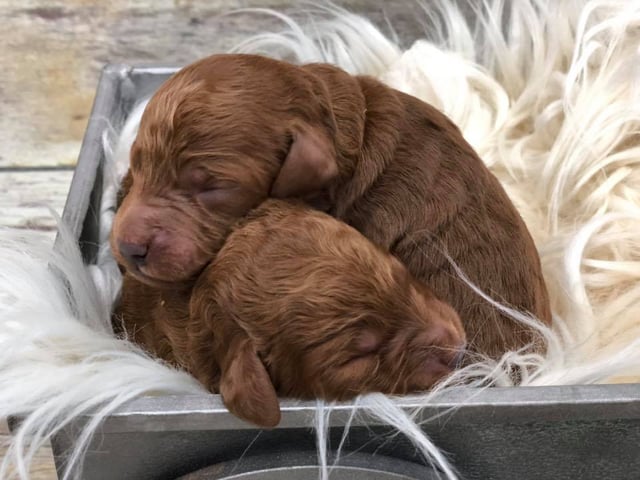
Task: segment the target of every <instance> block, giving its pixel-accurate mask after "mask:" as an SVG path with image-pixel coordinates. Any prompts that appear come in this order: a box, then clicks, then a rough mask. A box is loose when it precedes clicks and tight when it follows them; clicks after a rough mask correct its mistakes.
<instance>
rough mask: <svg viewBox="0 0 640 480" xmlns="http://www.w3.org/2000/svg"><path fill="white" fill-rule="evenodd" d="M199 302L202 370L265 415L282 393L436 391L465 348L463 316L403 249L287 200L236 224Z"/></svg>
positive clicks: (192, 328)
mask: <svg viewBox="0 0 640 480" xmlns="http://www.w3.org/2000/svg"><path fill="white" fill-rule="evenodd" d="M190 312H191V315H190V316H191V318H190V321H189V326H188V329H187V330H188V332H189V341H190V345H189V347H188V350H189V354H190V357H191V365H190V370H191V372H192V373H193V374H194V375H195V376H196V377H197V378H198V379H199V380H200V381H201V382H203V383H204V384H205V385H207V386H208V387H209V388H210V389H211V390H218V389H219V391H220V393H221V394H222V396H223V399H224V402H225V404H226V405H227V407H228V408H229V410H230V411H231V412H233V413H234V414H236V415H237V416H239V417H241V418H243V419H246V420H248V421H251V422H253V423H256V424H258V425H262V426H274V425H276V424H277V423H278V421H279V419H280V409H279V405H278V399H277V394H279V395H282V396H286V397H294V398H303V399H310V398H324V399H328V400H345V399H349V398H352V397H354V396H356V395H359V394H362V393H367V392H383V393H389V394H405V393H409V392H417V391H424V390H427V389H428V388H430V387H431V386H433V384H434V383H436V382H437V381H438V380H440V379H441V378H443V377H444V376H445V375H447V374H448V373H450V372H451V371H452V369H453V368H454V367H455V366H456V365H457V364H458V363H459V362H460V360H461V356H462V354H463V352H464V349H465V334H464V331H463V328H462V324H461V322H460V319H459V318H458V315H457V314H456V313H455V312H454V310H453V309H452V308H451V307H449V306H448V305H447V304H445V303H443V302H442V301H440V300H438V299H437V298H435V296H434V295H433V294H432V292H431V291H430V290H429V289H428V288H426V287H425V286H424V285H423V284H422V283H420V282H418V281H417V280H415V279H414V278H413V276H412V275H411V274H410V273H409V272H408V270H407V269H406V268H405V267H404V266H403V265H402V263H401V262H400V261H398V260H397V259H396V258H395V257H393V256H392V255H390V254H388V253H386V252H384V251H383V250H382V249H380V248H379V247H377V246H376V245H374V244H372V243H371V242H369V241H368V240H367V239H366V238H365V237H364V236H362V235H361V234H360V233H358V232H357V231H356V230H355V229H353V228H351V227H349V226H348V225H345V224H343V223H342V222H339V221H337V220H335V219H333V218H331V217H330V216H328V215H326V214H324V213H321V212H318V211H314V210H310V209H309V208H308V207H304V206H302V205H294V204H288V203H285V202H282V201H277V200H269V201H267V202H265V203H264V204H263V205H261V206H260V207H258V208H257V209H255V210H254V211H253V212H252V213H251V214H250V215H249V216H248V217H247V218H246V219H245V220H243V221H242V222H241V223H240V224H239V225H238V226H237V227H236V228H235V229H234V231H233V232H232V233H231V235H230V236H229V237H228V239H227V241H226V243H225V245H224V246H223V247H222V249H221V250H220V252H219V254H218V256H217V257H216V259H215V260H214V261H213V262H212V263H211V264H210V265H209V266H208V267H207V268H206V270H205V271H204V272H203V273H202V274H201V275H200V277H199V279H198V280H197V282H196V284H195V286H194V289H193V292H192V296H191V304H190ZM219 371H220V372H221V378H220V379H219V385H218V384H217V382H218V378H217V376H218V372H219Z"/></svg>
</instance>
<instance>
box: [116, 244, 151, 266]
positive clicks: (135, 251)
mask: <svg viewBox="0 0 640 480" xmlns="http://www.w3.org/2000/svg"><path fill="white" fill-rule="evenodd" d="M118 251H119V252H120V255H122V258H124V259H125V261H126V262H127V263H128V264H129V265H131V266H134V267H136V268H140V267H142V266H143V265H144V264H145V262H146V258H147V253H148V252H149V244H148V243H132V242H122V241H120V242H118Z"/></svg>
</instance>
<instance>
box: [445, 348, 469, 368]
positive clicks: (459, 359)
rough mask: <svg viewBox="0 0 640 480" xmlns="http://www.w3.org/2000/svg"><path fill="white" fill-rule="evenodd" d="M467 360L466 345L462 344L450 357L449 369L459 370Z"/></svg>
mask: <svg viewBox="0 0 640 480" xmlns="http://www.w3.org/2000/svg"><path fill="white" fill-rule="evenodd" d="M466 359H467V344H466V343H463V344H462V345H461V346H460V347H459V348H458V350H457V352H456V353H455V354H454V355H453V357H451V361H450V362H449V366H450V367H451V368H460V367H462V366H463V365H464V363H465V360H466Z"/></svg>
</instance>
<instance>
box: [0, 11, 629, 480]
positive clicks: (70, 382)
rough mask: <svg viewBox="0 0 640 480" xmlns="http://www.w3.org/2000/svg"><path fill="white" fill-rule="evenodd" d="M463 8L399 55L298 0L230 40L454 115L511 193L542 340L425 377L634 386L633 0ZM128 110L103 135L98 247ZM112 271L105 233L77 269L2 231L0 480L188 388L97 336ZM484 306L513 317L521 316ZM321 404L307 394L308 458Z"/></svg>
mask: <svg viewBox="0 0 640 480" xmlns="http://www.w3.org/2000/svg"><path fill="white" fill-rule="evenodd" d="M505 3H509V4H510V5H509V8H508V9H507V8H506V7H505ZM477 5H478V7H477V9H478V10H477V19H476V22H475V23H474V24H473V25H469V24H468V23H467V22H466V21H465V19H464V17H463V16H462V14H461V13H460V11H459V10H458V9H457V8H456V7H455V6H454V5H453V4H452V3H451V2H447V1H445V0H442V1H438V2H429V6H428V7H427V6H425V20H426V22H425V24H426V25H427V27H426V29H425V38H424V39H422V40H418V41H416V42H415V43H414V44H413V45H412V46H411V47H410V48H408V49H406V50H403V49H402V48H400V47H399V46H398V45H397V44H396V43H394V41H393V40H391V39H389V38H388V37H387V36H385V35H384V34H383V33H381V31H380V30H378V29H377V28H376V27H375V26H374V25H373V24H372V23H370V22H369V21H368V20H367V19H365V18H362V17H359V16H356V15H353V14H350V13H348V12H346V11H343V10H341V9H339V8H334V7H331V8H327V9H322V10H317V11H314V12H312V13H310V14H308V15H304V16H303V17H301V18H303V19H304V21H303V22H296V21H295V20H294V19H292V18H289V17H284V16H282V15H279V14H277V13H276V12H270V13H269V12H268V14H271V15H278V16H279V17H280V18H281V19H282V21H283V25H284V27H283V28H284V30H283V31H281V32H275V33H274V32H269V33H265V34H263V35H258V36H255V37H252V38H250V39H247V40H246V41H245V42H244V43H242V44H241V45H238V46H237V48H236V49H234V51H236V52H246V53H261V54H265V55H270V56H274V57H278V58H284V59H287V60H290V61H294V62H301V63H303V62H314V61H323V62H330V63H334V64H336V65H338V66H340V67H342V68H344V69H345V70H347V71H349V72H351V73H358V74H368V75H373V76H376V77H378V78H379V79H381V80H382V81H384V82H385V83H387V84H388V85H390V86H392V87H394V88H397V89H399V90H402V91H404V92H407V93H409V94H412V95H415V96H417V97H419V98H421V99H422V100H425V101H427V102H429V103H431V104H433V105H434V106H436V107H437V108H439V109H440V110H442V111H443V112H444V113H446V114H447V115H448V116H449V117H450V118H451V119H452V120H453V121H454V122H455V123H456V124H457V125H458V126H459V127H460V129H461V130H462V132H463V133H464V135H465V137H466V138H467V140H468V141H469V142H470V143H471V144H472V145H473V146H474V147H475V148H476V150H477V151H478V153H479V154H480V156H481V157H482V158H483V159H484V161H485V162H486V164H487V165H488V167H489V168H490V169H491V170H492V172H493V173H494V174H495V175H496V176H497V177H498V178H499V179H500V181H501V182H502V184H503V185H504V186H505V188H506V190H507V192H508V193H509V194H510V196H511V198H512V199H513V201H514V203H515V204H516V206H517V208H518V209H519V211H520V213H521V215H522V217H523V218H524V220H525V221H526V223H527V225H528V226H529V229H530V230H531V233H532V235H533V237H534V239H535V241H536V244H537V247H538V249H539V251H540V256H541V259H542V263H543V267H544V274H545V278H546V281H547V283H548V286H549V291H550V294H551V298H552V306H553V313H554V324H553V328H552V329H545V328H543V327H540V328H541V331H542V333H543V334H544V335H545V337H546V338H547V342H548V349H547V352H546V354H545V355H535V354H531V353H527V352H509V353H507V354H506V355H505V356H504V357H503V358H502V359H501V360H500V361H497V362H496V361H481V362H479V363H478V364H476V365H472V366H470V367H468V368H466V369H464V370H462V371H460V372H459V373H458V374H456V375H455V376H454V377H452V378H451V379H450V380H448V381H447V382H445V384H443V385H442V386H441V387H440V389H444V388H449V387H451V386H452V385H459V384H460V383H464V384H471V385H478V386H479V385H487V384H493V385H502V386H509V385H512V384H513V382H512V380H511V378H510V377H509V375H508V372H509V369H510V368H511V367H512V366H513V365H519V366H523V367H526V372H527V374H526V375H524V376H523V378H522V379H521V384H523V385H567V384H587V383H612V382H637V381H638V379H639V378H640V49H639V46H640V3H639V2H637V1H628V0H620V1H616V0H590V1H561V2H558V1H555V0H522V1H519V2H503V1H502V0H487V1H486V2H484V6H480V5H481V3H480V2H477ZM507 10H508V14H507ZM264 13H265V12H261V14H264ZM143 107H144V105H142V106H139V107H138V108H137V109H135V111H134V112H133V113H132V114H131V116H130V117H129V119H128V120H127V122H126V124H125V125H120V126H118V125H115V126H113V129H110V130H109V131H106V132H105V151H106V153H107V157H108V162H107V163H108V165H107V166H106V167H107V173H108V174H107V175H106V176H105V184H104V191H105V195H104V199H103V205H102V211H101V215H103V219H104V220H105V222H104V223H105V224H106V226H105V228H104V231H103V232H101V235H102V241H103V242H104V241H106V238H107V236H108V226H109V224H110V220H111V218H112V216H113V210H114V201H115V192H116V189H117V184H118V182H119V179H120V178H121V177H122V175H123V173H124V172H125V171H126V168H127V162H128V149H129V146H130V143H131V141H132V139H133V138H134V136H135V131H136V128H137V124H138V121H139V118H140V114H141V112H142V108H143ZM459 273H460V275H461V276H464V272H459ZM119 281H120V278H119V273H118V270H117V268H115V264H114V262H113V259H112V258H111V256H110V254H109V251H108V248H107V246H106V243H105V244H103V245H102V248H101V250H100V255H99V258H98V262H97V264H96V265H91V266H86V265H83V263H82V260H81V257H80V254H79V252H78V249H77V246H76V245H74V242H73V239H71V238H70V237H69V236H68V235H67V233H66V232H65V230H64V228H62V227H61V231H60V241H59V242H58V248H57V249H56V250H52V248H51V245H48V244H46V243H44V244H43V243H39V242H38V241H36V240H34V238H32V237H30V236H29V235H28V234H27V233H25V232H24V231H21V232H17V231H12V230H3V231H1V233H0V418H2V417H6V416H10V415H20V416H24V417H25V420H24V422H23V423H22V425H21V426H20V428H19V430H18V431H17V433H16V435H15V436H14V437H13V438H12V440H11V443H10V445H9V449H8V453H7V455H6V456H5V458H4V459H3V461H2V464H1V466H0V478H3V479H4V478H10V477H11V476H14V477H17V478H21V479H26V478H28V476H29V474H28V471H29V464H30V461H31V459H32V457H33V454H34V452H35V451H36V450H37V448H38V447H39V446H41V445H42V444H43V442H46V441H47V440H48V439H49V438H50V437H51V436H52V435H53V434H55V433H56V432H57V431H59V430H60V429H62V428H64V427H65V425H67V424H68V423H69V422H70V421H71V420H72V419H73V418H75V417H77V416H78V415H79V414H81V413H86V412H92V413H93V414H94V416H93V419H94V420H93V421H92V422H91V423H90V424H88V425H87V426H86V427H85V429H84V430H83V432H82V434H81V435H80V436H79V437H78V441H77V445H76V448H75V450H74V451H73V452H72V455H71V457H70V459H69V462H68V465H67V472H66V476H65V478H72V477H78V478H79V477H81V474H80V473H79V472H80V470H79V469H78V468H75V469H74V468H73V467H74V466H78V465H80V464H81V461H82V456H83V453H84V451H85V449H86V447H87V444H88V441H89V440H90V439H91V436H92V434H93V433H94V432H95V431H96V429H97V428H98V427H99V425H100V421H101V420H102V419H104V417H105V416H107V415H109V413H110V412H112V411H113V410H114V409H116V408H118V407H119V406H120V405H122V404H123V403H125V402H127V401H128V400H130V399H132V398H135V397H139V396H142V395H160V394H180V393H202V388H201V387H200V386H199V385H198V384H197V383H196V382H195V381H194V380H193V379H192V378H191V377H189V376H188V375H186V374H185V373H182V372H179V371H175V370H172V369H170V368H167V367H166V366H164V365H162V364H161V363H159V362H156V361H154V360H153V359H152V358H149V357H148V356H147V355H145V354H144V353H143V352H142V351H141V350H140V349H138V348H137V347H136V346H134V345H132V344H130V343H128V342H126V341H123V340H118V339H116V338H114V337H113V334H112V331H111V327H110V319H109V315H110V309H111V306H112V304H113V301H114V299H115V298H116V297H117V292H118V287H119ZM478 295H479V296H481V297H482V298H484V299H485V300H486V301H490V302H494V300H492V299H490V298H489V297H488V296H486V295H485V294H484V293H483V292H478ZM494 304H495V305H496V308H501V309H505V311H508V312H510V313H511V315H512V316H513V318H514V321H524V322H535V319H530V318H528V317H527V316H526V315H522V314H519V313H518V312H512V311H510V310H509V309H508V308H507V307H505V306H502V305H499V304H497V303H495V302H494ZM433 395H434V394H430V395H427V396H425V402H428V401H429V400H430V398H432V397H433ZM357 404H358V405H359V406H361V408H364V409H368V410H369V411H370V412H372V413H373V414H374V415H377V416H378V417H379V418H381V419H382V420H383V421H385V422H388V423H389V424H391V425H393V426H395V427H396V428H398V429H400V430H401V431H402V432H403V433H404V434H405V435H407V436H408V437H409V438H410V439H411V440H412V441H413V442H414V443H415V444H416V446H417V447H418V448H419V449H420V451H422V452H423V453H424V455H425V457H426V458H427V459H429V460H430V461H433V462H434V463H435V464H437V465H439V467H440V469H441V471H442V472H443V475H444V476H446V477H447V478H450V479H453V478H457V477H456V472H455V465H452V464H450V462H449V460H448V459H447V458H446V456H444V455H443V454H442V453H441V452H439V451H438V449H437V448H436V447H435V446H434V445H433V444H431V442H429V439H428V438H426V436H425V435H424V434H423V433H422V432H421V430H420V429H419V427H418V426H417V425H415V424H414V423H413V422H412V420H411V419H410V417H408V416H406V415H405V414H403V413H402V411H401V410H399V409H398V408H396V407H395V406H394V402H393V399H390V398H387V397H384V396H382V395H371V396H367V397H363V398H361V399H359V400H358V401H357ZM329 411H330V406H327V405H324V404H323V403H322V402H319V403H318V415H317V421H316V426H317V430H318V436H319V452H320V453H321V457H322V458H325V456H324V454H325V453H326V446H325V444H324V441H323V439H324V433H323V432H324V430H325V428H326V423H327V422H326V415H327V412H329ZM325 466H326V465H325ZM323 475H324V476H325V477H326V475H327V473H326V469H325V470H324V474H323Z"/></svg>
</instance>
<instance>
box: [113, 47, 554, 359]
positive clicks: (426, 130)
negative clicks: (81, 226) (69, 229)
mask: <svg viewBox="0 0 640 480" xmlns="http://www.w3.org/2000/svg"><path fill="white" fill-rule="evenodd" d="M123 186H124V193H125V197H124V200H123V203H122V206H121V208H120V209H119V211H118V213H117V215H116V218H115V222H114V228H113V232H112V248H113V251H114V253H115V255H116V257H117V258H118V259H119V260H120V261H121V262H124V263H125V264H126V265H127V268H128V270H129V271H130V272H131V273H132V274H133V275H134V276H136V278H138V279H139V280H141V281H143V282H146V283H148V284H149V285H154V286H157V287H162V286H170V285H174V284H175V282H188V281H190V280H192V279H193V278H194V277H196V276H198V275H199V274H200V273H201V272H202V269H203V268H204V267H205V265H206V264H207V263H208V262H209V261H210V260H211V259H212V258H213V257H214V256H215V255H216V253H217V252H218V251H219V250H220V248H221V247H222V244H223V241H224V238H225V237H226V235H227V234H228V232H229V229H230V228H231V225H233V224H234V223H235V222H236V221H237V220H238V219H239V218H242V217H243V216H244V215H246V214H247V212H249V210H251V209H252V208H254V207H256V206H257V205H259V204H260V203H262V202H263V201H264V200H265V199H267V198H269V197H275V198H297V199H302V200H304V201H305V202H307V204H309V205H311V206H313V207H315V208H317V209H320V210H324V211H326V212H328V213H329V214H330V215H332V216H334V217H335V218H337V219H339V220H341V221H343V222H345V223H347V224H349V225H351V226H353V227H354V228H356V229H357V230H359V231H360V232H361V233H363V234H364V235H365V236H366V237H367V238H368V239H369V240H371V241H372V242H373V243H375V244H377V245H378V246H380V247H381V248H383V249H384V250H385V251H389V252H391V253H392V254H393V255H395V256H396V257H397V258H399V259H400V261H401V262H402V263H403V264H404V265H405V266H406V267H407V268H408V269H409V271H410V272H411V274H412V275H413V276H414V277H415V278H417V279H418V280H420V281H422V282H423V283H425V284H426V285H427V286H428V287H429V288H430V289H431V290H432V291H433V292H434V293H435V295H436V296H437V297H438V298H440V299H442V300H443V301H446V302H447V303H449V304H450V305H452V306H453V308H454V309H455V310H456V311H457V312H458V314H459V315H460V317H461V318H462V321H463V324H464V327H465V330H466V331H467V335H468V336H469V339H470V344H471V347H472V348H473V349H474V350H475V351H477V352H480V353H483V354H486V355H489V356H492V357H496V356H499V355H501V354H502V353H503V352H504V351H506V350H509V349H515V348H520V347H522V346H523V345H525V344H527V343H530V342H534V343H535V342H539V339H538V338H537V337H536V335H535V334H534V332H533V331H532V330H530V329H528V328H527V327H524V326H522V325H518V324H515V322H514V321H512V320H511V319H509V318H507V317H505V316H503V315H501V314H500V313H499V312H498V311H497V310H496V309H495V308H494V307H493V306H491V305H490V304H489V303H487V302H485V301H483V300H482V299H481V298H480V297H478V295H477V294H476V293H474V292H473V291H472V289H471V288H469V286H468V285H467V284H465V283H464V282H463V281H461V279H460V278H459V277H458V275H456V273H455V270H454V267H453V265H452V263H451V261H453V262H455V263H456V264H457V265H458V266H459V267H460V268H461V269H462V271H464V272H465V274H466V275H467V277H468V278H469V279H470V280H471V281H472V282H474V283H475V284H476V285H477V286H478V287H479V288H480V289H482V290H483V291H484V292H486V293H487V294H488V295H490V296H492V297H493V298H494V299H496V300H498V301H500V302H503V303H505V304H507V305H509V306H511V307H514V308H517V309H520V310H523V311H527V312H530V313H532V314H534V315H536V316H537V317H538V318H540V319H541V320H542V321H543V322H545V323H549V322H550V318H551V315H550V310H549V301H548V296H547V291H546V287H545V284H544V281H543V278H542V274H541V267H540V261H539V258H538V254H537V251H536V249H535V246H534V243H533V241H532V239H531V236H530V235H529V232H528V231H527V229H526V226H525V225H524V223H523V221H522V219H521V218H520V216H519V215H518V212H517V211H516V209H515V208H514V206H513V205H512V203H511V201H510V200H509V198H508V197H507V195H506V193H505V192H504V190H503V188H502V187H501V186H500V184H499V183H498V181H497V179H496V178H495V177H494V176H493V175H492V174H491V173H490V172H489V171H488V169H487V168H486V167H485V165H484V164H483V163H482V161H481V160H480V159H479V158H478V156H477V155H476V153H475V152H474V151H473V150H472V148H471V147H470V146H469V144H468V143H467V142H466V141H465V140H464V139H463V137H462V135H461V134H460V132H459V130H458V129H457V128H456V127H455V125H453V124H452V123H451V122H450V121H449V120H448V119H447V118H446V117H445V116H444V115H443V114H442V113H440V112H439V111H437V110H436V109H434V108H433V107H431V106H429V105H427V104H425V103H423V102H421V101H420V100H418V99H416V98H414V97H411V96H409V95H405V94H403V93H400V92H398V91H396V90H393V89H391V88H389V87H387V86H385V85H383V84H381V83H380V82H378V81H376V80H374V79H372V78H369V77H360V76H351V75H348V74H347V73H345V72H344V71H342V70H340V69H338V68H335V67H332V66H329V65H323V64H312V65H305V66H294V65H290V64H287V63H284V62H280V61H276V60H272V59H268V58H264V57H259V56H250V55H214V56H212V57H208V58H205V59H203V60H201V61H198V62H196V63H194V64H192V65H190V66H188V67H186V68H184V69H182V70H181V71H180V72H178V73H177V74H175V75H174V76H173V77H172V78H170V79H169V80H168V81H167V82H166V83H165V84H163V85H162V87H161V88H160V89H159V90H158V91H157V93H156V94H155V95H154V97H153V98H152V99H151V101H150V102H149V104H148V106H147V108H146V111H145V112H144V115H143V117H142V120H141V123H140V129H139V132H138V136H137V139H136V141H135V142H134V144H133V146H132V150H131V168H130V171H129V174H128V175H127V177H126V178H125V181H124V185H123ZM537 346H538V347H541V345H540V344H538V345H537Z"/></svg>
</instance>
